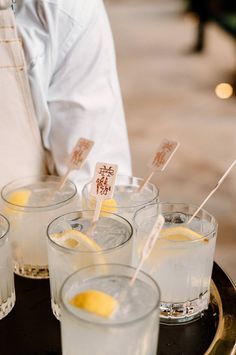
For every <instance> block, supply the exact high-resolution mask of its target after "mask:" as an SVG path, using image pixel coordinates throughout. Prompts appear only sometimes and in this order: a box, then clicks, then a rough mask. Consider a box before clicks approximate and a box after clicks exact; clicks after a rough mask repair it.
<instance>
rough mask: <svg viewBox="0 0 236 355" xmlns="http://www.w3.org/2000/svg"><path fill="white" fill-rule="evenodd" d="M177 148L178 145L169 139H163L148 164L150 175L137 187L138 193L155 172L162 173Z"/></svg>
mask: <svg viewBox="0 0 236 355" xmlns="http://www.w3.org/2000/svg"><path fill="white" fill-rule="evenodd" d="M178 147H179V143H178V142H175V141H171V140H169V139H164V140H163V141H162V142H161V144H160V146H159V147H158V150H157V152H156V154H155V156H154V159H153V160H152V162H151V164H149V168H150V173H149V175H148V176H147V177H146V179H144V181H143V183H142V184H141V185H140V186H139V188H138V191H137V192H140V191H142V190H143V188H144V187H145V186H146V185H147V183H148V182H149V180H150V179H151V178H152V176H153V174H154V173H155V172H157V171H163V170H164V169H165V168H166V166H167V164H168V163H169V161H170V160H171V158H172V157H173V155H174V153H175V152H176V150H177V149H178Z"/></svg>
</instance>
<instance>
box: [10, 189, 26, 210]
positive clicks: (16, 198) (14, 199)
mask: <svg viewBox="0 0 236 355" xmlns="http://www.w3.org/2000/svg"><path fill="white" fill-rule="evenodd" d="M30 195H31V191H30V190H17V191H13V192H12V193H11V194H10V195H9V196H8V198H7V200H8V202H9V203H11V204H13V205H17V206H21V207H24V206H26V205H27V203H28V201H29V198H30Z"/></svg>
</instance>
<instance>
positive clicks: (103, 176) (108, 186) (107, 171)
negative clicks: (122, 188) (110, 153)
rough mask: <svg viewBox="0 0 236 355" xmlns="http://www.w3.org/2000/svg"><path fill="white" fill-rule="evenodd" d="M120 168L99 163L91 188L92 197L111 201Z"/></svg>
mask: <svg viewBox="0 0 236 355" xmlns="http://www.w3.org/2000/svg"><path fill="white" fill-rule="evenodd" d="M117 170H118V166H117V165H116V164H108V163H97V164H96V167H95V173H94V178H93V182H92V187H91V195H92V196H94V197H97V198H99V199H102V200H106V199H111V198H112V196H113V192H114V188H115V180H116V175H117Z"/></svg>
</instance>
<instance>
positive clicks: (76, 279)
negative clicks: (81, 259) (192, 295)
mask: <svg viewBox="0 0 236 355" xmlns="http://www.w3.org/2000/svg"><path fill="white" fill-rule="evenodd" d="M134 272H135V269H133V268H132V267H129V266H126V265H115V264H106V265H94V266H90V267H87V268H84V269H82V270H80V271H78V272H75V273H74V274H72V275H71V276H70V277H68V278H67V280H66V281H65V282H64V284H63V286H62V289H61V293H60V301H61V308H62V316H61V334H62V352H63V355H77V354H78V349H79V353H80V354H83V355H91V354H96V355H104V354H112V355H120V354H123V355H134V354H135V355H147V354H148V355H156V352H157V341H158V330H159V300H160V291H159V287H158V286H157V284H156V282H155V281H154V280H153V279H152V278H151V277H150V276H148V275H147V274H145V273H143V272H140V273H139V274H138V277H137V280H136V281H135V283H134V285H133V286H132V288H130V289H129V290H128V292H127V294H126V297H125V298H124V300H123V302H122V303H120V305H119V307H118V309H117V311H116V313H115V314H114V315H112V316H111V317H109V318H105V317H101V316H96V315H94V314H92V313H89V312H86V311H83V310H81V309H79V308H76V307H74V306H72V305H71V304H70V300H71V298H73V297H74V296H75V295H76V294H78V293H80V292H82V291H85V290H91V289H92V290H98V291H102V292H105V293H108V294H109V295H111V296H112V297H114V298H118V299H119V295H120V293H121V292H123V290H124V289H126V288H127V287H128V285H129V282H130V280H131V278H132V276H133V274H134Z"/></svg>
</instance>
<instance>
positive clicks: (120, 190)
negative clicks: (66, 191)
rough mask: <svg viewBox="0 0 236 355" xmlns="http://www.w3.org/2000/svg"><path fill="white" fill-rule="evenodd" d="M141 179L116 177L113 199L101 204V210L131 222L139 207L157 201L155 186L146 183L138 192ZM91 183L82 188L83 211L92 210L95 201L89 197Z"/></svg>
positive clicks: (123, 176)
mask: <svg viewBox="0 0 236 355" xmlns="http://www.w3.org/2000/svg"><path fill="white" fill-rule="evenodd" d="M142 182H143V179H141V178H137V177H130V176H125V175H118V176H117V177H116V184H115V189H114V195H113V199H110V200H106V201H105V202H104V203H103V206H102V210H104V211H107V212H111V213H117V214H119V215H120V216H123V217H125V218H126V219H128V220H129V221H132V218H133V215H134V213H135V212H136V211H137V210H138V209H139V208H141V207H143V206H145V205H147V204H150V203H154V202H157V201H158V198H159V191H158V189H157V188H156V186H155V185H153V184H151V183H148V184H147V185H146V186H145V187H144V188H143V190H141V191H140V192H138V191H137V190H138V188H139V186H140V185H141V184H142ZM90 190H91V183H88V184H86V185H85V186H84V188H83V191H82V203H83V206H84V209H94V207H95V201H94V200H93V198H91V196H90Z"/></svg>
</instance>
